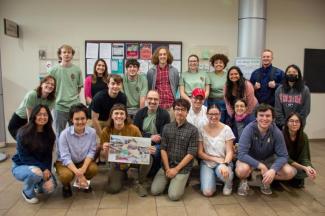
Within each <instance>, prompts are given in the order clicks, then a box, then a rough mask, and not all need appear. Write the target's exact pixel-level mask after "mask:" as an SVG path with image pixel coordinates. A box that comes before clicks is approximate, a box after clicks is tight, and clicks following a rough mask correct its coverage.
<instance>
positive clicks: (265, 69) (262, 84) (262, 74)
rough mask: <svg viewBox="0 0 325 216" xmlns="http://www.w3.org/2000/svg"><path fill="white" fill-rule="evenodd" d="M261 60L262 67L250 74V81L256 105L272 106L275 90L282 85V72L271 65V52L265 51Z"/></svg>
mask: <svg viewBox="0 0 325 216" xmlns="http://www.w3.org/2000/svg"><path fill="white" fill-rule="evenodd" d="M261 59H262V67H260V68H258V69H256V70H255V71H254V72H253V73H252V75H251V77H250V81H251V83H252V84H253V86H254V89H255V97H256V98H257V100H258V103H260V104H261V103H266V104H270V105H271V106H274V94H275V90H276V89H277V88H278V86H279V85H280V84H281V83H282V80H283V78H284V72H283V71H282V70H281V69H279V68H276V67H274V66H273V65H272V61H273V52H272V51H271V50H269V49H265V50H264V51H263V53H262V57H261Z"/></svg>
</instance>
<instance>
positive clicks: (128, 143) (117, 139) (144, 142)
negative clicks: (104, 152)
mask: <svg viewBox="0 0 325 216" xmlns="http://www.w3.org/2000/svg"><path fill="white" fill-rule="evenodd" d="M150 146H151V139H150V138H143V137H130V136H118V135H111V140H110V148H109V154H108V161H109V162H116V163H128V164H147V165H148V164H149V163H150V153H149V151H148V148H149V147H150Z"/></svg>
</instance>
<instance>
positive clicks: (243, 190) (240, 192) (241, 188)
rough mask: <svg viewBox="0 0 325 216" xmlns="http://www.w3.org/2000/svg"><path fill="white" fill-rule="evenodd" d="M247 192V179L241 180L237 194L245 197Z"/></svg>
mask: <svg viewBox="0 0 325 216" xmlns="http://www.w3.org/2000/svg"><path fill="white" fill-rule="evenodd" d="M248 190H249V186H248V183H247V179H243V180H241V181H240V183H239V186H238V189H237V194H238V195H240V196H247V195H248Z"/></svg>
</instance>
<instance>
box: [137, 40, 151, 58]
mask: <svg viewBox="0 0 325 216" xmlns="http://www.w3.org/2000/svg"><path fill="white" fill-rule="evenodd" d="M151 58H152V44H151V43H141V44H140V59H142V60H150V59H151Z"/></svg>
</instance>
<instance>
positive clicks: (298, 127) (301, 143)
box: [283, 112, 317, 188]
mask: <svg viewBox="0 0 325 216" xmlns="http://www.w3.org/2000/svg"><path fill="white" fill-rule="evenodd" d="M303 128H304V126H303V120H302V118H301V116H300V115H299V114H298V113H295V112H293V113H291V114H289V116H288V118H287V119H286V122H285V125H284V129H283V135H284V139H285V141H286V145H287V149H288V153H289V161H288V162H289V164H290V165H291V166H293V167H295V168H296V169H297V175H295V177H294V178H293V179H291V180H290V181H289V183H290V185H291V186H292V187H295V188H302V187H304V185H305V178H306V177H309V178H310V179H311V180H314V179H315V178H316V176H317V172H316V170H315V169H314V168H313V166H312V164H311V161H310V150H309V141H308V136H307V134H305V133H304V131H303Z"/></svg>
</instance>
